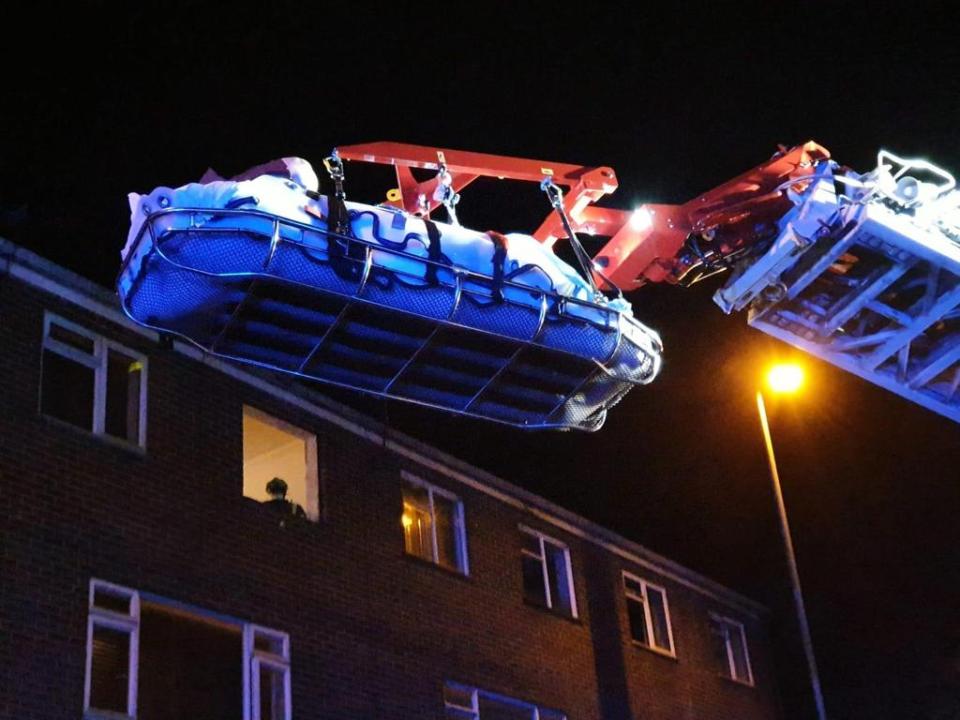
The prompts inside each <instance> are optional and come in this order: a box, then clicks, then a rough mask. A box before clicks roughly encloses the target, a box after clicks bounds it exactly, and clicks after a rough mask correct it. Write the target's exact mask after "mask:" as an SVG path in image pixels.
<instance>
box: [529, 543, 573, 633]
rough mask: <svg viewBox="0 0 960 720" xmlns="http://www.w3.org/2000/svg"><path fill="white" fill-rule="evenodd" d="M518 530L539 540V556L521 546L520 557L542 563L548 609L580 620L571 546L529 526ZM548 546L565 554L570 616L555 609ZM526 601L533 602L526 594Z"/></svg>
mask: <svg viewBox="0 0 960 720" xmlns="http://www.w3.org/2000/svg"><path fill="white" fill-rule="evenodd" d="M518 528H519V530H520V532H521V533H524V534H526V535H530V536H533V537H535V538H537V540H538V542H539V545H540V555H539V556H537V555H534V554H533V553H531V552H530V551H529V550H527V549H526V548H524V547H523V546H522V545H521V546H520V557H521V560H522V558H523V557H524V556H526V557H531V558H534V559H536V560H539V561H540V569H541V571H542V573H543V588H544V596H545V597H546V600H547V604H546V609H547V610H550V611H551V612H553V613H556V614H557V615H561V616H563V617H569V618H571V619H573V620H577V619H579V617H580V616H579V613H578V610H577V591H576V583H575V582H574V580H573V562H572V560H571V559H570V546H569V545H567V544H566V543H564V542H561V541H560V540H557V539H556V538H553V537H550V536H549V535H546V534H544V533H542V532H540V531H539V530H534V529H533V528H532V527H529V526H527V525H523V524H520V525H519V526H518ZM547 544H549V545H552V546H554V547H555V548H558V549H559V550H561V551H562V552H563V558H564V568H565V569H566V575H567V592H568V593H569V595H570V614H569V615H568V614H567V613H565V612H562V611H561V610H559V609H558V608H556V607H554V605H555V603H554V602H553V597H552V594H551V591H550V574H549V571H548V569H547V552H546V547H545V546H546V545H547ZM521 570H522V564H521ZM524 600H525V601H526V602H532V601H530V600H527V599H526V594H524ZM536 605H537V606H538V607H540V604H539V603H536Z"/></svg>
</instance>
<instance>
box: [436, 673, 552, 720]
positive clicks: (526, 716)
mask: <svg viewBox="0 0 960 720" xmlns="http://www.w3.org/2000/svg"><path fill="white" fill-rule="evenodd" d="M443 708H444V711H445V717H446V718H448V720H566V717H567V716H566V715H564V714H563V713H562V712H559V711H557V710H549V709H547V708H543V707H539V706H537V705H533V704H532V703H528V702H524V701H523V700H515V699H514V698H510V697H506V696H505V695H497V694H496V693H492V692H487V691H486V690H479V689H478V688H475V687H470V686H469V685H461V684H460V683H454V682H447V683H444V686H443Z"/></svg>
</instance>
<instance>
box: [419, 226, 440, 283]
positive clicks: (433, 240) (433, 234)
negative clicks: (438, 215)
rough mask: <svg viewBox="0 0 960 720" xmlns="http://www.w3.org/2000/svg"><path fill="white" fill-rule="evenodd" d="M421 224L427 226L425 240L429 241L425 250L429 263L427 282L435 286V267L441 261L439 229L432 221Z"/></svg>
mask: <svg viewBox="0 0 960 720" xmlns="http://www.w3.org/2000/svg"><path fill="white" fill-rule="evenodd" d="M423 224H424V225H426V226H427V238H428V239H429V240H430V246H429V247H428V248H427V253H428V255H427V257H428V258H429V260H430V262H429V263H427V273H426V279H427V282H428V283H430V284H431V285H436V284H437V265H439V264H440V263H441V262H442V260H443V251H442V249H441V246H440V228H438V227H437V224H436V223H435V222H433V220H429V219H424V221H423Z"/></svg>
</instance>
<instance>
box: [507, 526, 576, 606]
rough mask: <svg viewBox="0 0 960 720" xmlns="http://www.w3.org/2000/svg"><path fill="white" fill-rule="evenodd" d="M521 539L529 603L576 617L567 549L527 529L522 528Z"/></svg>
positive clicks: (526, 594) (526, 596) (525, 591)
mask: <svg viewBox="0 0 960 720" xmlns="http://www.w3.org/2000/svg"><path fill="white" fill-rule="evenodd" d="M520 537H521V540H522V543H523V544H522V546H521V550H520V555H521V562H522V567H523V595H524V597H525V598H526V599H527V600H528V601H529V602H532V603H535V604H537V605H542V606H544V607H546V608H550V609H551V610H556V611H557V612H559V613H562V614H564V615H569V616H570V617H576V616H577V599H576V596H575V595H574V591H573V572H572V569H571V567H570V551H569V550H568V549H567V546H566V545H564V544H563V543H561V542H559V541H557V540H554V539H553V538H549V537H547V536H546V535H543V534H542V533H539V532H537V531H536V530H531V529H530V528H525V527H521V528H520Z"/></svg>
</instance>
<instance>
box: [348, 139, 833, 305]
mask: <svg viewBox="0 0 960 720" xmlns="http://www.w3.org/2000/svg"><path fill="white" fill-rule="evenodd" d="M338 152H339V153H340V157H341V158H343V159H344V160H354V161H360V162H368V163H377V164H381V165H393V166H394V167H395V168H396V172H397V183H398V188H397V190H396V191H394V192H391V193H388V204H391V205H394V206H396V207H399V208H402V209H404V210H406V211H407V212H409V213H421V212H423V211H424V209H425V210H426V211H427V213H429V212H430V211H432V210H434V209H436V208H437V207H438V205H439V202H438V201H437V200H435V199H434V191H435V190H436V188H437V182H438V181H437V178H431V179H430V180H426V181H423V182H419V181H417V180H416V179H415V178H414V176H413V172H412V168H422V169H425V170H434V171H437V172H439V170H440V166H441V164H443V165H444V166H445V167H446V169H447V171H448V172H449V173H450V175H451V177H452V187H453V189H454V190H455V191H456V192H460V191H461V190H462V189H463V188H465V187H467V185H469V184H470V183H472V182H473V181H474V180H476V179H477V178H478V177H494V178H500V179H506V178H508V179H510V180H524V181H527V182H537V183H539V182H541V181H542V180H543V179H544V178H545V177H551V178H552V179H553V182H555V183H556V184H557V185H561V186H563V187H564V188H565V190H566V192H565V194H564V207H565V209H566V212H567V216H568V217H569V218H570V222H571V225H572V226H573V229H574V231H576V232H582V233H586V234H589V235H600V236H604V237H609V238H610V239H609V241H608V242H607V244H606V245H605V246H604V247H603V248H602V249H601V250H600V252H599V253H597V255H596V257H595V258H594V262H595V263H596V264H597V266H598V267H599V268H600V269H601V271H602V272H603V274H604V275H605V276H606V277H607V278H609V279H610V280H611V281H613V282H614V283H616V284H617V285H619V286H620V287H621V288H623V289H624V290H632V289H634V288H637V287H639V286H641V285H643V284H644V283H645V282H677V281H678V280H679V279H680V277H681V276H682V274H683V272H685V270H686V269H687V267H685V265H684V262H685V261H681V260H678V259H677V255H678V253H679V252H680V251H681V250H682V248H683V247H684V244H685V243H686V240H687V238H688V237H689V236H690V235H691V234H695V235H700V236H707V237H709V238H711V239H712V241H713V243H714V245H713V247H712V249H713V250H715V251H716V252H717V253H719V254H720V255H726V254H729V253H730V252H734V251H736V250H737V249H739V248H742V247H744V246H747V245H749V244H750V243H751V242H753V241H755V240H757V239H759V237H760V234H761V233H762V232H763V231H762V228H763V226H764V225H769V224H770V223H775V222H776V221H777V220H778V219H779V218H780V217H781V216H782V215H783V214H784V213H785V212H787V211H788V210H789V209H790V207H791V205H790V202H789V200H788V199H787V198H786V195H785V189H786V187H789V186H791V185H795V184H798V183H801V182H802V181H803V179H804V178H805V177H806V176H807V175H809V174H810V172H811V170H810V168H811V167H812V165H813V163H814V162H816V161H818V160H822V159H826V158H829V157H830V154H829V152H827V150H825V149H824V148H822V147H821V146H819V145H817V144H816V143H813V142H808V143H806V144H804V145H800V146H797V147H795V148H793V149H790V150H787V149H786V148H781V151H780V152H779V153H777V154H776V155H774V157H773V158H771V159H770V160H769V161H767V162H766V163H763V164H761V165H758V166H757V167H755V168H753V169H752V170H750V171H748V172H746V173H744V174H743V175H740V176H739V177H737V178H734V179H733V180H730V181H729V182H726V183H724V184H723V185H720V186H719V187H717V188H716V189H714V190H711V191H709V192H707V193H704V194H703V195H701V196H699V197H697V198H694V199H693V200H691V201H690V202H687V203H684V204H683V205H644V206H643V208H642V210H640V211H639V212H640V213H641V214H640V215H639V216H638V215H636V214H635V213H636V212H638V211H632V210H618V209H614V208H600V207H596V206H595V205H593V203H595V202H597V201H598V200H599V199H600V198H602V197H603V196H604V195H609V194H610V193H612V192H613V191H614V190H616V189H617V185H618V183H617V176H616V173H615V172H614V171H613V168H609V167H586V166H582V165H569V164H565V163H555V162H547V161H543V160H527V159H523V158H513V157H505V156H501V155H487V154H484V153H474V152H465V151H462V150H447V149H439V148H432V147H425V146H422V145H408V144H405V143H395V142H374V143H365V144H361V145H348V146H346V147H341V148H339V149H338ZM631 221H632V222H631ZM533 235H534V237H535V238H537V239H538V240H539V241H540V242H542V243H545V244H546V245H547V246H552V245H553V243H554V242H556V240H557V239H558V238H562V237H564V231H563V227H562V225H561V222H560V218H559V217H558V216H557V214H556V213H551V214H550V215H549V216H548V217H547V218H546V220H544V222H543V223H542V224H541V225H540V227H539V228H538V229H537V230H536V232H534V234H533ZM597 281H598V283H599V282H601V280H600V279H599V278H597Z"/></svg>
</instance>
